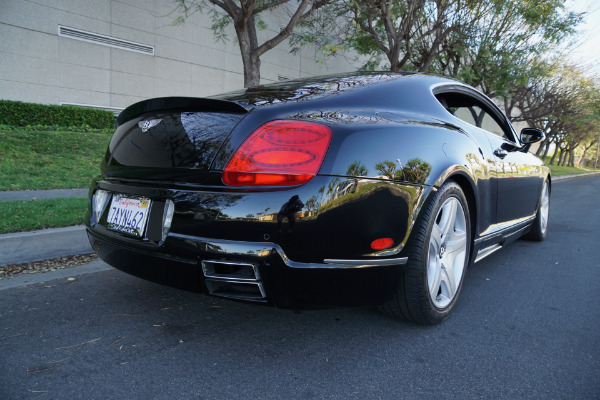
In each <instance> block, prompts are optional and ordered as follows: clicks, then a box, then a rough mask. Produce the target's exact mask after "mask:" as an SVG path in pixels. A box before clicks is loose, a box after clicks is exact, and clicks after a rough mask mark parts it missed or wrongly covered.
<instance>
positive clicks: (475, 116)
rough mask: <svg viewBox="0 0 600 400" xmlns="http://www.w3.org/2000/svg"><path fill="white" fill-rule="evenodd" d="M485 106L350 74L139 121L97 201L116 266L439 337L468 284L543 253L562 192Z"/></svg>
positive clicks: (163, 108)
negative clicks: (498, 258)
mask: <svg viewBox="0 0 600 400" xmlns="http://www.w3.org/2000/svg"><path fill="white" fill-rule="evenodd" d="M542 138H543V133H542V132H541V131H539V130H536V129H523V130H522V131H521V134H520V135H517V134H516V133H515V131H514V130H513V128H512V126H511V124H510V123H509V121H508V120H507V118H506V117H505V116H504V115H503V114H502V112H501V111H500V110H499V109H498V107H497V106H496V105H495V104H494V103H493V102H492V101H491V100H490V99H488V98H487V97H486V96H484V95H483V94H481V93H480V92H478V91H477V90H475V89H474V88H472V87H470V86H467V85H465V84H462V83H460V82H458V81H456V80H452V79H447V78H442V77H437V76H431V75H425V74H412V73H380V72H375V73H353V74H345V75H337V76H326V77H318V78H309V79H303V80H297V81H287V82H283V83H277V84H273V85H266V86H261V87H257V88H254V89H247V90H243V91H239V92H234V93H228V94H224V95H221V96H215V97H211V98H182V97H173V98H158V99H152V100H147V101H142V102H140V103H137V104H134V105H132V106H130V107H129V108H127V109H125V110H124V111H123V112H122V113H121V114H120V115H119V118H118V128H117V130H116V132H115V134H114V136H113V138H112V140H111V142H110V145H109V148H108V151H107V153H106V157H105V158H104V161H103V162H102V167H101V175H100V176H99V177H98V178H96V179H95V180H94V181H93V183H92V186H91V188H90V192H89V194H90V214H89V219H88V222H87V231H88V235H89V238H90V241H91V243H92V245H93V247H94V249H95V250H96V251H97V252H98V254H99V256H100V257H101V258H102V259H103V260H105V261H106V262H107V263H109V264H110V265H112V266H114V267H116V268H118V269H121V270H123V271H126V272H129V273H131V274H133V275H136V276H139V277H143V278H145V279H149V280H152V281H155V282H159V283H163V284H168V285H173V286H176V287H180V288H183V289H187V290H192V291H197V292H205V293H208V294H210V295H215V296H222V297H228V298H232V299H238V300H247V301H253V302H260V303H267V304H271V305H275V306H278V307H285V308H293V309H301V308H313V307H330V306H345V305H346V306H347V305H379V306H381V309H383V310H384V311H386V312H388V313H389V314H391V315H394V316H399V317H403V318H405V319H408V320H411V321H415V322H418V323H423V324H433V323H437V322H440V321H442V320H443V319H445V318H446V317H447V316H448V314H449V313H450V311H451V310H452V309H453V307H454V305H455V304H456V301H457V299H458V297H459V294H460V292H461V288H462V283H463V281H464V276H465V271H466V269H467V266H468V265H469V263H470V262H477V261H479V260H481V259H482V258H484V257H485V256H487V255H489V254H491V253H493V252H494V251H496V250H498V249H500V248H501V247H502V246H504V245H506V244H507V243H509V242H510V241H512V240H515V239H517V238H519V237H521V236H526V237H528V238H530V239H533V240H543V239H544V237H545V236H546V233H547V229H548V211H549V196H550V184H551V177H550V173H549V170H548V168H546V167H545V166H544V165H543V163H542V162H541V161H540V160H539V159H537V158H536V157H534V156H533V155H532V154H531V153H529V152H528V149H529V146H530V145H531V144H532V143H535V142H537V141H539V140H541V139H542Z"/></svg>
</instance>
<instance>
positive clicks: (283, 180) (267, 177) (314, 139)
mask: <svg viewBox="0 0 600 400" xmlns="http://www.w3.org/2000/svg"><path fill="white" fill-rule="evenodd" d="M330 141H331V129H330V128H329V127H328V126H326V125H321V124H317V123H314V122H306V121H290V120H278V121H271V122H267V123H266V124H264V125H262V126H261V127H260V128H258V129H257V130H256V131H254V132H253V133H252V134H251V135H250V136H249V137H248V139H246V141H245V142H244V143H243V144H242V145H241V146H240V148H239V149H238V150H237V151H236V153H235V154H234V155H233V157H231V159H230V160H229V162H228V163H227V166H226V167H225V170H224V171H223V182H224V183H225V184H227V185H233V186H286V185H298V184H301V183H305V182H308V181H309V180H310V179H312V178H313V177H314V176H315V175H316V174H317V172H319V168H321V164H322V163H323V159H324V158H325V154H326V153H327V149H328V148H329V142H330Z"/></svg>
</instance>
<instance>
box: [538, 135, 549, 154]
mask: <svg viewBox="0 0 600 400" xmlns="http://www.w3.org/2000/svg"><path fill="white" fill-rule="evenodd" d="M547 147H548V139H545V140H544V141H543V142H542V143H540V146H539V147H538V149H537V151H536V152H535V155H536V156H538V157H539V156H540V155H541V154H542V152H543V151H544V150H546V148H547ZM547 152H548V151H547V150H546V153H547Z"/></svg>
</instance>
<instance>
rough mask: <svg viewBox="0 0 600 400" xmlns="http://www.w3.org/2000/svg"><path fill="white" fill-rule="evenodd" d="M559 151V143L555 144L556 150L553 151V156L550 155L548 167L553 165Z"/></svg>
mask: <svg viewBox="0 0 600 400" xmlns="http://www.w3.org/2000/svg"><path fill="white" fill-rule="evenodd" d="M559 151H561V149H560V143H556V148H555V149H554V154H552V158H551V159H550V165H554V160H555V159H556V155H557V154H558V152H559Z"/></svg>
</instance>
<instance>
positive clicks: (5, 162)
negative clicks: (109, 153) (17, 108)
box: [0, 129, 111, 190]
mask: <svg viewBox="0 0 600 400" xmlns="http://www.w3.org/2000/svg"><path fill="white" fill-rule="evenodd" d="M110 138H111V134H109V133H106V132H102V133H100V132H71V131H42V130H39V131H36V130H26V129H15V130H1V129H0V190H41V189H69V188H85V187H87V186H88V185H89V184H90V180H91V178H92V177H94V176H96V175H98V174H99V172H100V161H101V160H102V157H103V156H104V153H105V152H106V148H107V147H108V143H109V141H110Z"/></svg>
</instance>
